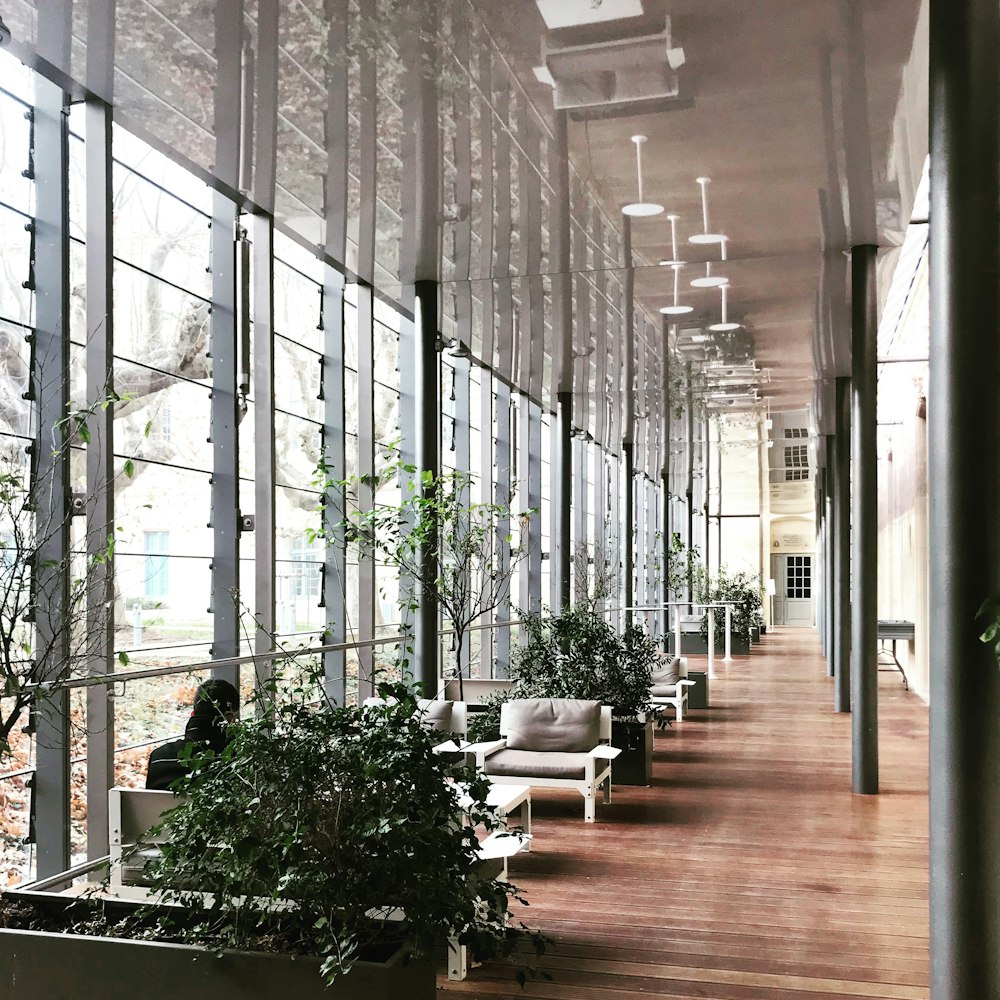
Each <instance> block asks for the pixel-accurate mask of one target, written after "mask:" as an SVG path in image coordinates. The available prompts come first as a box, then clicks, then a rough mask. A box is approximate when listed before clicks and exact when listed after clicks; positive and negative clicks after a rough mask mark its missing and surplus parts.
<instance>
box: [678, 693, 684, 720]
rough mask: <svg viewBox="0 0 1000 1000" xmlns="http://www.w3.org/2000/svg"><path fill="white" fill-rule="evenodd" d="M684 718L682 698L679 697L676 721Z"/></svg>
mask: <svg viewBox="0 0 1000 1000" xmlns="http://www.w3.org/2000/svg"><path fill="white" fill-rule="evenodd" d="M683 718H684V699H683V698H680V699H678V701H677V721H678V722H680V721H681V720H682V719H683Z"/></svg>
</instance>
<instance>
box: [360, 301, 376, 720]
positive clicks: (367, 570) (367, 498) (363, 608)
mask: <svg viewBox="0 0 1000 1000" xmlns="http://www.w3.org/2000/svg"><path fill="white" fill-rule="evenodd" d="M357 387H358V399H357V407H358V475H359V477H361V482H360V484H359V486H358V504H359V506H360V509H361V510H363V511H365V510H371V509H372V508H373V507H374V504H375V491H374V490H373V489H372V487H371V485H370V482H371V478H370V477H371V476H372V475H373V474H374V472H375V344H374V295H373V291H372V287H371V286H370V285H359V286H358V378H357ZM366 479H367V481H365V480H366ZM375 575H376V568H375V554H374V552H365V551H361V552H359V553H358V591H359V592H358V633H359V635H360V636H361V638H362V639H368V638H374V636H375ZM374 667H375V651H374V648H373V647H371V646H365V647H363V648H362V649H360V650H359V651H358V702H359V703H360V702H361V701H362V700H363V699H365V698H367V697H369V696H370V695H372V694H374V690H375V688H374Z"/></svg>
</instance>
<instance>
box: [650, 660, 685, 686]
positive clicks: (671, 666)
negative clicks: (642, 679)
mask: <svg viewBox="0 0 1000 1000" xmlns="http://www.w3.org/2000/svg"><path fill="white" fill-rule="evenodd" d="M680 679H681V664H680V660H679V658H678V657H676V656H665V657H664V658H663V663H662V664H661V665H660V667H659V669H658V670H654V671H653V673H652V675H651V677H650V680H651V681H652V683H653V686H654V687H656V686H657V685H662V684H676V683H677V682H678V681H679V680H680Z"/></svg>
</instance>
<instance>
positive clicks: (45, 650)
mask: <svg viewBox="0 0 1000 1000" xmlns="http://www.w3.org/2000/svg"><path fill="white" fill-rule="evenodd" d="M40 27H41V25H40ZM35 80H36V84H35V109H34V140H35V161H34V162H35V203H36V210H35V223H34V225H35V260H34V267H35V332H34V338H35V351H34V356H35V368H34V371H33V372H32V378H33V382H34V384H33V390H34V399H35V405H36V408H37V410H36V412H37V427H38V431H37V436H36V439H35V443H34V445H33V450H34V463H33V464H34V475H33V478H32V481H31V491H32V494H33V498H34V503H35V517H34V520H35V528H34V537H35V546H36V548H35V553H34V557H35V567H36V570H35V574H34V580H33V601H34V604H35V643H34V646H35V658H36V662H35V666H34V668H33V670H34V672H35V673H36V674H37V675H38V676H37V679H38V680H40V681H45V680H55V679H57V678H58V677H60V676H61V675H63V674H65V673H66V672H67V671H68V670H69V657H70V642H69V631H70V630H69V622H67V621H66V619H65V617H64V615H65V611H64V609H66V608H67V605H68V603H69V566H68V560H69V552H70V538H69V533H70V532H69V528H70V523H69V518H68V516H67V508H66V504H67V500H68V493H69V489H70V485H69V483H70V479H69V477H70V467H69V448H68V447H66V444H68V442H66V441H65V438H64V435H65V425H63V424H61V423H60V422H61V421H62V420H63V418H64V417H65V416H66V409H67V406H68V405H69V301H70V298H69V145H68V143H69V130H68V116H67V114H66V111H67V95H65V94H64V93H63V91H62V90H61V89H60V88H59V87H57V86H56V85H55V84H53V83H50V82H49V81H48V80H47V79H45V78H44V77H42V76H36V77H35ZM60 428H62V429H60ZM53 445H55V447H53ZM49 567H50V568H49ZM43 568H44V569H43ZM34 721H35V774H34V777H33V778H32V794H33V800H34V801H33V806H34V824H35V843H36V846H37V852H38V853H37V863H36V875H37V877H39V878H43V877H45V876H47V875H54V874H56V873H58V872H60V871H64V870H65V869H66V868H68V867H69V836H70V814H69V793H70V789H69V695H68V693H67V692H66V691H65V690H59V691H56V692H52V693H49V694H47V695H44V696H41V697H39V698H38V699H37V700H36V702H35V705H34Z"/></svg>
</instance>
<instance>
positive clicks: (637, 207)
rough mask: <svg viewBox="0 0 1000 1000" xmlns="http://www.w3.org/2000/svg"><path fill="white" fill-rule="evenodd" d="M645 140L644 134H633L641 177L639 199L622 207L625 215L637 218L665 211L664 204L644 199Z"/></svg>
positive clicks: (637, 173) (639, 177)
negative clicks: (643, 152) (643, 166)
mask: <svg viewBox="0 0 1000 1000" xmlns="http://www.w3.org/2000/svg"><path fill="white" fill-rule="evenodd" d="M645 141H646V137H645V136H644V135H634V136H632V142H634V143H635V171H636V175H637V176H638V179H639V200H638V201H633V202H631V203H630V204H628V205H625V206H623V207H622V212H623V213H624V214H625V215H631V216H633V217H635V218H644V217H646V216H650V215H659V214H660V213H661V212H662V211H663V206H662V205H657V204H656V202H653V201H643V198H642V144H643V143H644V142H645Z"/></svg>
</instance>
